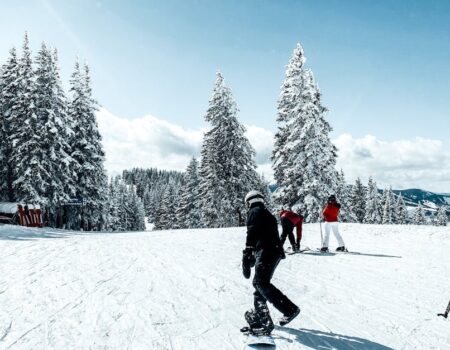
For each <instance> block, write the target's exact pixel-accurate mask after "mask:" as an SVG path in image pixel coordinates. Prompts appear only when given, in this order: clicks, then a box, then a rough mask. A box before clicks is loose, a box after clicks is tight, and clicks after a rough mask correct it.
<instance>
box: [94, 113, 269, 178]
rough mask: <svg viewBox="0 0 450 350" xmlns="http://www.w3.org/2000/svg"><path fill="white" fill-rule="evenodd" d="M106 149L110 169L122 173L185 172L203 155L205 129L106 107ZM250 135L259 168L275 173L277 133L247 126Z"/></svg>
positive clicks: (102, 125) (101, 121)
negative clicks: (153, 169) (126, 114)
mask: <svg viewBox="0 0 450 350" xmlns="http://www.w3.org/2000/svg"><path fill="white" fill-rule="evenodd" d="M97 120H98V125H99V130H100V133H101V134H102V137H103V145H104V148H105V152H106V164H105V165H106V168H107V169H108V171H109V172H110V173H111V174H119V173H121V172H122V170H123V169H129V168H132V167H143V168H148V167H156V168H160V169H170V170H180V171H184V170H185V169H186V166H187V164H188V163H189V160H190V159H191V157H192V156H196V157H199V155H200V147H201V143H202V139H203V133H204V131H205V130H202V129H185V128H182V127H181V126H179V125H176V124H172V123H170V122H168V121H165V120H162V119H159V118H157V117H154V116H151V115H147V116H144V117H142V118H137V119H126V118H121V117H118V116H116V115H114V114H112V113H110V112H109V111H107V110H106V109H104V108H102V109H100V110H99V111H98V113H97ZM246 128H247V136H248V138H249V140H250V142H251V144H252V145H253V147H254V148H255V150H256V151H257V162H258V164H260V165H261V166H260V167H259V168H258V171H260V172H263V173H264V174H265V175H266V177H270V176H271V169H270V160H269V156H270V152H271V149H272V144H273V135H272V133H271V132H270V131H268V130H265V129H263V128H259V127H256V126H251V125H249V126H246Z"/></svg>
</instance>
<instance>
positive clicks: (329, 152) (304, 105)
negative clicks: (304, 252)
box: [272, 44, 337, 222]
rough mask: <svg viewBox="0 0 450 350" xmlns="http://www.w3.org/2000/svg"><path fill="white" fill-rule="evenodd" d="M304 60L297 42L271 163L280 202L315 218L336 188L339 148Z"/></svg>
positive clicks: (283, 91) (284, 88)
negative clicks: (332, 135)
mask: <svg viewBox="0 0 450 350" xmlns="http://www.w3.org/2000/svg"><path fill="white" fill-rule="evenodd" d="M304 63H305V57H304V54H303V49H302V47H301V45H300V44H297V47H296V48H295V50H294V53H293V55H292V57H291V59H290V61H289V64H288V66H287V69H286V77H285V80H284V83H283V86H282V88H281V94H280V100H279V103H278V118H277V121H278V123H279V127H278V132H277V134H276V135H275V146H274V150H273V153H272V162H273V169H274V176H275V180H276V182H277V185H278V190H277V193H276V196H275V199H276V201H277V203H278V204H279V205H281V206H283V207H292V208H293V209H294V210H296V211H299V212H301V213H303V214H304V216H305V221H306V222H316V221H317V220H318V219H319V217H320V213H321V210H322V205H323V203H324V201H325V200H326V198H327V197H328V196H329V195H330V194H332V193H335V191H336V187H337V184H336V181H337V172H336V170H335V164H336V148H335V146H334V145H333V144H332V143H331V141H330V138H329V133H330V132H331V130H332V129H331V126H330V124H329V123H328V122H327V121H326V120H325V118H324V114H325V112H326V111H327V110H326V108H325V107H323V106H322V104H321V101H320V99H321V94H320V92H319V89H318V87H317V84H316V82H315V79H314V76H313V73H312V71H311V70H309V69H304V67H303V65H304Z"/></svg>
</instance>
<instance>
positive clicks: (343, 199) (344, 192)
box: [336, 169, 351, 222]
mask: <svg viewBox="0 0 450 350" xmlns="http://www.w3.org/2000/svg"><path fill="white" fill-rule="evenodd" d="M350 191H351V188H350V186H349V185H347V183H346V182H345V175H344V171H343V170H342V169H341V171H340V172H339V173H338V178H337V187H336V198H337V200H338V202H339V203H340V204H341V210H340V213H339V220H340V221H342V222H350V221H351V206H350Z"/></svg>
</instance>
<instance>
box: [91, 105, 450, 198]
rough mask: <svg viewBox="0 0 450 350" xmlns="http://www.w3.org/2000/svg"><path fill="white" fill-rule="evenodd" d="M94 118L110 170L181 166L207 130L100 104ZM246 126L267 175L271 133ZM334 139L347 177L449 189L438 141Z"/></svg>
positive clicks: (449, 162)
mask: <svg viewBox="0 0 450 350" xmlns="http://www.w3.org/2000/svg"><path fill="white" fill-rule="evenodd" d="M97 118H98V124H99V129H100V132H101V134H102V136H103V144H104V147H105V152H106V167H107V169H108V170H109V171H110V173H116V174H117V173H121V172H122V170H123V169H129V168H131V167H144V168H147V167H156V168H160V169H171V170H180V171H184V170H185V168H186V166H187V164H188V163H189V160H190V158H191V157H192V156H196V157H199V154H200V147H201V143H202V138H203V133H204V131H205V130H202V129H186V128H183V127H181V126H178V125H175V124H172V123H170V122H168V121H165V120H162V119H159V118H156V117H154V116H151V115H147V116H145V117H142V118H137V119H126V118H120V117H118V116H115V115H113V114H111V113H110V112H108V111H107V110H106V109H101V110H100V111H99V112H98V113H97ZM246 128H247V137H248V139H249V140H250V143H251V144H252V145H253V147H254V148H255V150H256V152H257V155H256V161H257V164H258V172H259V173H263V174H264V175H265V177H266V178H268V179H269V180H271V179H272V178H273V171H272V169H271V163H270V154H271V152H272V147H273V142H274V135H273V133H272V132H271V131H269V130H266V129H263V128H260V127H257V126H253V125H246ZM333 142H334V144H335V145H336V146H337V147H338V162H337V166H338V168H342V169H343V170H344V172H345V175H346V179H347V182H354V180H355V178H356V177H358V176H359V177H361V179H362V180H363V181H364V182H366V181H367V179H368V177H369V176H370V175H372V176H373V177H374V179H375V180H376V181H377V184H378V185H379V187H383V186H389V185H392V186H393V188H396V189H403V188H414V187H416V188H422V189H427V190H431V191H436V192H449V191H450V152H449V151H448V150H447V149H445V146H444V144H443V143H442V142H441V141H439V140H427V139H422V138H417V139H413V140H398V141H392V142H386V141H381V140H379V139H377V138H376V137H375V136H371V135H367V136H365V137H363V138H359V139H357V138H353V137H352V136H351V135H349V134H343V135H340V136H339V137H337V138H336V139H335V140H333Z"/></svg>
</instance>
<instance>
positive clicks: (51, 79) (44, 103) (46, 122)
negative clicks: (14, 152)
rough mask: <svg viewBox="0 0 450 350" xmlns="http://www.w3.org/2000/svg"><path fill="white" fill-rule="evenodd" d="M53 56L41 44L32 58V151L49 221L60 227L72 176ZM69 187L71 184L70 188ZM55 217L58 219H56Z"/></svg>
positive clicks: (63, 102) (64, 107) (62, 99)
mask: <svg viewBox="0 0 450 350" xmlns="http://www.w3.org/2000/svg"><path fill="white" fill-rule="evenodd" d="M54 59H55V57H54V56H53V55H52V53H51V51H50V50H49V49H48V48H47V47H46V45H45V44H44V43H43V44H42V46H41V49H40V50H39V52H38V54H37V58H36V64H37V69H36V72H35V75H36V84H35V88H36V92H35V96H36V115H37V128H36V131H35V132H36V134H37V135H38V137H39V139H40V143H41V149H38V150H35V152H36V154H37V156H38V157H39V158H40V160H41V161H40V167H39V171H40V175H39V177H40V178H42V179H43V182H44V184H45V192H43V193H40V196H42V197H43V198H45V203H44V204H45V207H46V210H47V212H48V214H49V215H48V219H49V224H50V225H51V226H56V227H61V226H62V223H61V222H57V221H60V220H61V218H62V205H63V204H64V202H66V201H67V200H68V199H69V198H70V197H71V196H72V195H73V194H74V193H72V192H71V191H70V189H71V187H69V186H70V185H72V186H73V177H72V176H71V174H70V172H69V169H70V165H71V163H72V159H71V157H70V156H69V154H68V152H70V147H69V144H68V142H67V136H68V135H67V132H66V129H67V127H68V126H69V127H70V125H67V105H66V99H65V95H64V93H63V90H62V87H61V82H60V80H59V72H58V67H57V63H56V62H55V61H54ZM72 189H73V187H72ZM58 219H59V220H58Z"/></svg>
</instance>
